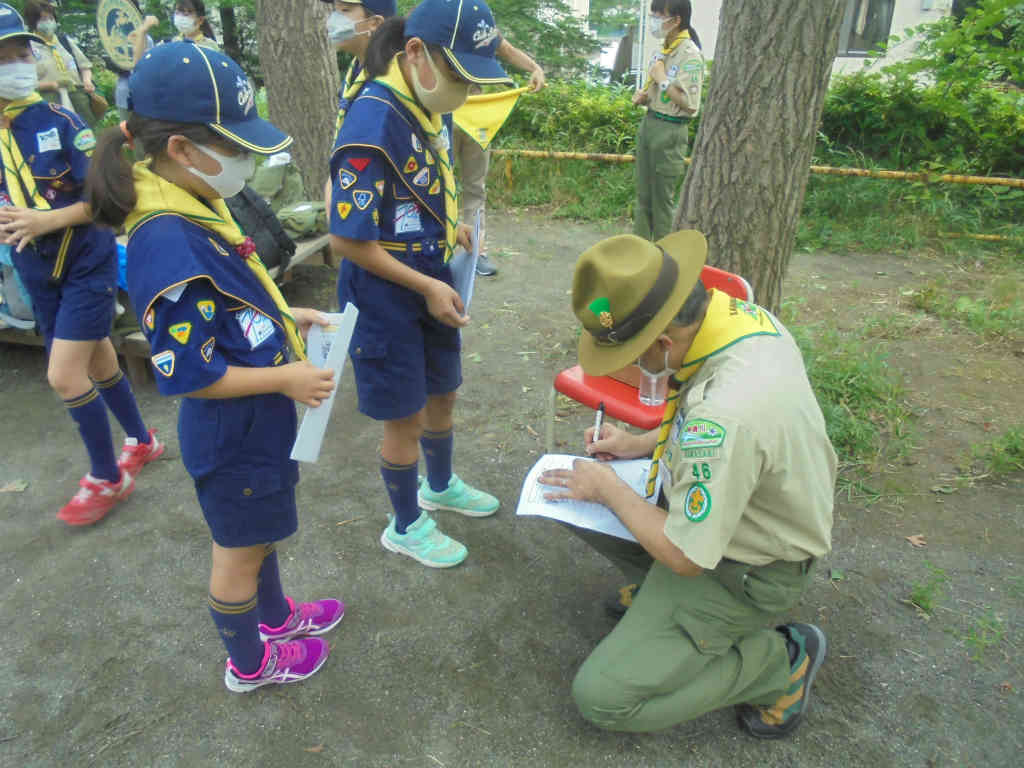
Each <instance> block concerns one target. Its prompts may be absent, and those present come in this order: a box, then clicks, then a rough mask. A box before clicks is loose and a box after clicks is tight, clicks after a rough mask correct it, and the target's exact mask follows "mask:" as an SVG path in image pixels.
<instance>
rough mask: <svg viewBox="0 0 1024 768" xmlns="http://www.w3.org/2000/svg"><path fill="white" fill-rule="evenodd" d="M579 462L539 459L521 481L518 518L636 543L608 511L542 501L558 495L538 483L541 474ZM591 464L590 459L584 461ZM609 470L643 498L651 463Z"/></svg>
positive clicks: (617, 463) (558, 455) (558, 456)
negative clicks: (544, 519) (547, 520)
mask: <svg viewBox="0 0 1024 768" xmlns="http://www.w3.org/2000/svg"><path fill="white" fill-rule="evenodd" d="M578 458H581V457H579V456H569V455H567V454H561V453H549V454H547V455H545V456H541V457H540V459H539V460H538V461H537V463H536V464H534V465H533V468H532V469H531V470H530V471H529V473H527V475H526V480H524V481H523V490H522V493H521V494H520V495H519V506H518V507H516V514H517V515H539V516H541V517H550V518H551V519H553V520H560V521H562V522H563V523H569V524H570V525H575V526H577V527H578V528H587V529H589V530H592V531H598V532H599V533H606V534H608V535H610V536H615V537H617V538H620V539H626V540H627V541H636V537H635V536H633V534H632V533H630V532H629V529H628V528H627V527H626V526H624V525H623V524H622V523H621V522H620V521H619V518H618V517H616V516H615V513H614V512H612V511H611V510H610V509H608V507H606V506H604V505H603V504H597V503H595V502H589V501H548V500H546V499H545V498H544V494H545V493H550V492H552V491H558V490H559V489H558V488H554V487H552V486H549V485H542V484H541V483H540V482H539V481H538V479H539V477H540V474H541V473H542V472H546V471H547V470H549V469H569V468H571V467H572V464H573V462H574V461H575V460H576V459H578ZM585 460H586V461H590V459H585ZM608 466H610V467H611V468H612V469H614V470H615V474H617V475H618V476H619V477H620V478H622V479H623V480H624V481H625V482H626V484H627V485H629V487H630V488H632V489H633V490H634V491H636V492H637V494H639V495H640V496H641V497H642V496H643V495H644V487H645V486H646V485H647V473H648V472H649V471H650V469H651V461H650V459H633V460H626V461H609V462H608ZM660 482H661V481H660V478H659V485H658V487H656V488H655V490H654V498H657V497H658V490H659V488H660Z"/></svg>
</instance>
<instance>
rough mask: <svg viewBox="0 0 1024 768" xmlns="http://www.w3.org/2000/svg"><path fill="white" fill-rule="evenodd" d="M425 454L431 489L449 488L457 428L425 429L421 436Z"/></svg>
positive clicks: (441, 489) (439, 491)
mask: <svg viewBox="0 0 1024 768" xmlns="http://www.w3.org/2000/svg"><path fill="white" fill-rule="evenodd" d="M420 446H422V448H423V456H424V458H425V459H426V460H427V482H428V483H429V484H430V490H432V491H434V492H436V493H441V492H442V491H445V490H447V489H448V481H449V480H451V479H452V454H453V453H454V452H455V430H453V429H450V428H449V429H446V430H445V431H444V432H430V431H429V430H423V436H422V437H421V438H420Z"/></svg>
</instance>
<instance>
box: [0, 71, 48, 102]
mask: <svg viewBox="0 0 1024 768" xmlns="http://www.w3.org/2000/svg"><path fill="white" fill-rule="evenodd" d="M38 85H39V77H38V76H37V75H36V63H35V62H34V61H29V62H25V61H12V62H11V63H10V64H0V99H6V100H7V101H14V100H15V99H24V98H25V97H26V96H28V95H29V94H30V93H32V92H33V91H34V90H35V89H36V86H38Z"/></svg>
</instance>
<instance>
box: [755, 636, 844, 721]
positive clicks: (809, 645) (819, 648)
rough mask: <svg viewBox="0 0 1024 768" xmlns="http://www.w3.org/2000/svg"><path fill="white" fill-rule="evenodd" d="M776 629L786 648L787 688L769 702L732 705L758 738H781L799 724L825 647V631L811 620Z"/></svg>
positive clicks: (826, 643)
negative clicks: (781, 636) (764, 705)
mask: <svg viewBox="0 0 1024 768" xmlns="http://www.w3.org/2000/svg"><path fill="white" fill-rule="evenodd" d="M778 631H779V632H781V633H782V634H783V635H784V636H785V637H786V648H787V649H788V650H789V659H790V676H789V689H788V690H787V691H786V692H785V693H784V694H783V695H782V697H781V698H780V699H779V700H778V701H776V702H775V703H774V704H772V705H771V706H768V707H760V706H754V705H751V704H740V705H739V706H738V707H736V718H737V720H738V721H739V724H740V727H742V728H743V729H744V730H746V731H747V732H748V733H749V734H750V735H751V736H756V737H757V738H759V739H781V738H782V737H783V736H788V735H789V734H790V733H791V732H792V731H793V730H795V729H796V727H797V726H798V725H800V721H801V720H803V718H804V715H806V714H807V706H808V702H809V701H810V697H811V686H812V685H813V684H814V676H815V675H816V674H817V673H818V668H819V667H820V666H821V662H823V661H824V660H825V653H826V651H827V650H828V641H827V640H826V639H825V633H824V632H822V631H821V630H820V629H818V627H816V626H814V625H813V624H786V625H784V626H782V627H779V628H778Z"/></svg>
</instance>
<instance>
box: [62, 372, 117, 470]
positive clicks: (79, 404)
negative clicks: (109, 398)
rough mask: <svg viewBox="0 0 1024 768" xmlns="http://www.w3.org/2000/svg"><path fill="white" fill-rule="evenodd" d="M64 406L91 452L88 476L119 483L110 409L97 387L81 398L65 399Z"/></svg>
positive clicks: (80, 396) (86, 447)
mask: <svg viewBox="0 0 1024 768" xmlns="http://www.w3.org/2000/svg"><path fill="white" fill-rule="evenodd" d="M64 405H65V406H66V407H67V409H68V414H70V416H71V418H72V419H74V420H75V423H76V424H77V425H78V431H79V433H80V434H81V435H82V442H83V443H85V450H86V451H88V453H89V462H90V464H91V465H92V468H91V469H90V470H89V474H91V475H92V476H93V477H95V478H98V479H100V480H108V481H110V482H111V483H116V482H117V481H118V480H120V479H121V470H120V469H119V468H118V466H117V457H116V456H115V455H114V438H113V437H112V436H111V434H110V420H109V419H107V407H106V406H105V405H104V404H103V400H102V399H101V398H100V395H99V393H98V392H97V391H96V389H95V387H94V388H92V389H90V390H89V391H88V392H86V393H84V394H81V395H79V396H78V397H72V398H71V399H70V400H65V401H64Z"/></svg>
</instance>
